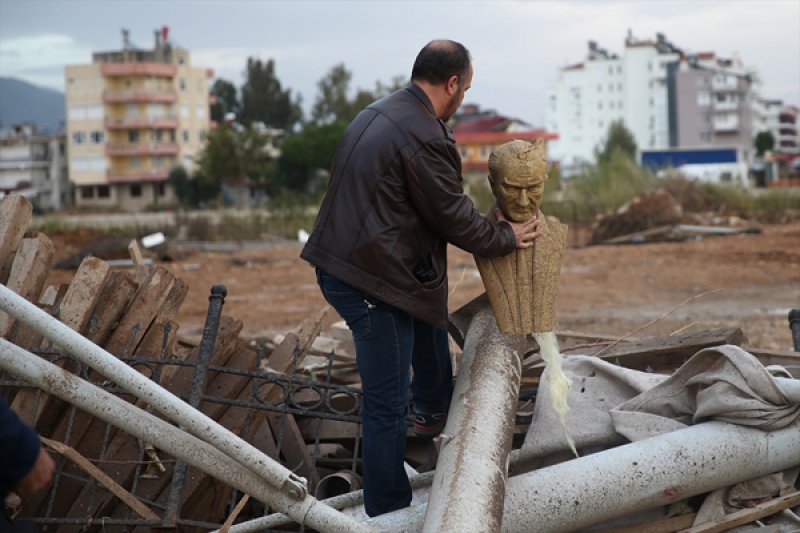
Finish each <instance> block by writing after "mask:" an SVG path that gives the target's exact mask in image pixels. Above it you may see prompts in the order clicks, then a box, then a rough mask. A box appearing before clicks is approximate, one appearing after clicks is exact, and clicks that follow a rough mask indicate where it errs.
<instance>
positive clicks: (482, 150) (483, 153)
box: [481, 144, 486, 157]
mask: <svg viewBox="0 0 800 533" xmlns="http://www.w3.org/2000/svg"><path fill="white" fill-rule="evenodd" d="M481 157H486V145H485V144H482V145H481Z"/></svg>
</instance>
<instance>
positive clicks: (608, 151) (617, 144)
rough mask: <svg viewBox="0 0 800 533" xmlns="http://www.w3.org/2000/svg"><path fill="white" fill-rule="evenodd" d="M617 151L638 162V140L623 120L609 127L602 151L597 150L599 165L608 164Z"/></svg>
mask: <svg viewBox="0 0 800 533" xmlns="http://www.w3.org/2000/svg"><path fill="white" fill-rule="evenodd" d="M616 151H619V152H621V153H622V154H623V155H625V156H626V157H627V158H628V159H630V160H631V161H635V160H636V140H635V139H634V138H633V134H632V133H631V132H630V130H628V128H626V127H625V124H624V123H623V122H622V121H621V120H615V121H614V122H612V123H611V125H610V126H609V127H608V133H607V134H606V139H605V143H604V144H603V148H602V150H595V154H594V155H595V159H597V162H598V163H602V162H608V161H610V160H611V156H612V155H613V154H614V152H616Z"/></svg>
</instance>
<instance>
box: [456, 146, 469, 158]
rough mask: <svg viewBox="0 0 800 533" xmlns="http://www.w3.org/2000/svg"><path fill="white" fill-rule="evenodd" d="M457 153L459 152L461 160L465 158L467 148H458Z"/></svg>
mask: <svg viewBox="0 0 800 533" xmlns="http://www.w3.org/2000/svg"><path fill="white" fill-rule="evenodd" d="M458 152H459V154H461V157H462V158H465V157H467V147H466V146H460V147H459V148H458Z"/></svg>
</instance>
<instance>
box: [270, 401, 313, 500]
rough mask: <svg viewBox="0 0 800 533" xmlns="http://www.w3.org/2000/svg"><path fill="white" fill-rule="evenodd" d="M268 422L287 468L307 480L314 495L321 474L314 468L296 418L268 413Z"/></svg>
mask: <svg viewBox="0 0 800 533" xmlns="http://www.w3.org/2000/svg"><path fill="white" fill-rule="evenodd" d="M267 421H268V422H269V426H270V428H271V429H272V434H273V435H274V436H275V440H276V442H277V443H278V449H280V453H281V455H282V456H283V458H284V461H285V465H286V468H288V469H289V470H291V471H292V472H295V473H296V474H298V475H300V476H303V477H304V478H306V480H307V481H308V492H309V493H311V494H313V493H314V491H315V490H316V487H317V483H319V474H318V473H317V471H316V469H315V468H314V467H313V466H312V457H311V454H310V453H309V451H308V447H307V446H306V441H305V439H303V435H302V433H301V432H300V428H299V427H298V426H297V421H295V419H294V416H293V415H291V414H288V413H267Z"/></svg>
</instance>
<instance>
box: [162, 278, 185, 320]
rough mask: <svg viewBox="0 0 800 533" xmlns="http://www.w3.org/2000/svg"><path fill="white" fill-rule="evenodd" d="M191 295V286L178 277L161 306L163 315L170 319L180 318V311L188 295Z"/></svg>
mask: <svg viewBox="0 0 800 533" xmlns="http://www.w3.org/2000/svg"><path fill="white" fill-rule="evenodd" d="M188 293H189V284H188V283H186V282H185V281H183V280H182V279H181V278H178V277H176V278H175V282H174V284H173V285H172V288H171V289H170V291H169V294H167V298H166V299H165V300H164V304H163V305H162V306H161V314H162V315H163V316H165V317H168V318H170V319H174V318H175V317H176V316H178V310H179V309H180V308H181V305H182V304H183V301H184V300H185V299H186V295H187V294H188Z"/></svg>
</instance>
